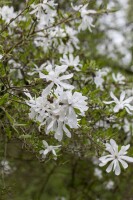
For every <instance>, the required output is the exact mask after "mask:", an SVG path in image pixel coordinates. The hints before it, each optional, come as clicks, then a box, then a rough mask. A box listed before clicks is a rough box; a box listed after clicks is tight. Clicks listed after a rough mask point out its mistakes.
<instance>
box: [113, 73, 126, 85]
mask: <svg viewBox="0 0 133 200" xmlns="http://www.w3.org/2000/svg"><path fill="white" fill-rule="evenodd" d="M112 78H113V80H114V81H115V82H116V83H118V84H125V76H123V75H122V74H121V73H117V74H114V73H113V74H112Z"/></svg>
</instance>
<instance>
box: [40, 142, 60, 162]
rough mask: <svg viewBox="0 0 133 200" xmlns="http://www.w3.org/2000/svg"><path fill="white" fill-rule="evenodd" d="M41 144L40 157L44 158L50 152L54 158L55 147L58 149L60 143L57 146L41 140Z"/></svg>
mask: <svg viewBox="0 0 133 200" xmlns="http://www.w3.org/2000/svg"><path fill="white" fill-rule="evenodd" d="M42 142H43V145H44V148H45V149H44V150H40V154H42V157H43V158H45V157H46V155H47V154H48V153H50V152H52V154H53V155H54V156H55V158H56V157H57V155H56V151H55V150H57V149H59V147H61V145H58V146H52V145H48V143H47V142H46V141H45V140H43V141H42Z"/></svg>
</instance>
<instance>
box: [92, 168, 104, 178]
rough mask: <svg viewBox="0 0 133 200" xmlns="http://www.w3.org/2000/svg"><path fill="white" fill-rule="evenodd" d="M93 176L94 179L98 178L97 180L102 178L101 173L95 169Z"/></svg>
mask: <svg viewBox="0 0 133 200" xmlns="http://www.w3.org/2000/svg"><path fill="white" fill-rule="evenodd" d="M94 175H95V176H96V177H98V179H101V178H102V177H103V176H102V171H101V170H100V169H99V168H95V169H94Z"/></svg>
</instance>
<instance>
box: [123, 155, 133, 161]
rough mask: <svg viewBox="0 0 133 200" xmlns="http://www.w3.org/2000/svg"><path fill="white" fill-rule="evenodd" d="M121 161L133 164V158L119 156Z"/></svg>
mask: <svg viewBox="0 0 133 200" xmlns="http://www.w3.org/2000/svg"><path fill="white" fill-rule="evenodd" d="M120 158H121V159H122V160H126V161H127V162H133V158H132V157H129V156H120Z"/></svg>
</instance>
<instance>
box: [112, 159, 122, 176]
mask: <svg viewBox="0 0 133 200" xmlns="http://www.w3.org/2000/svg"><path fill="white" fill-rule="evenodd" d="M115 161H116V165H115V168H114V171H115V175H117V176H118V175H120V173H121V169H120V165H119V162H118V160H115Z"/></svg>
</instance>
